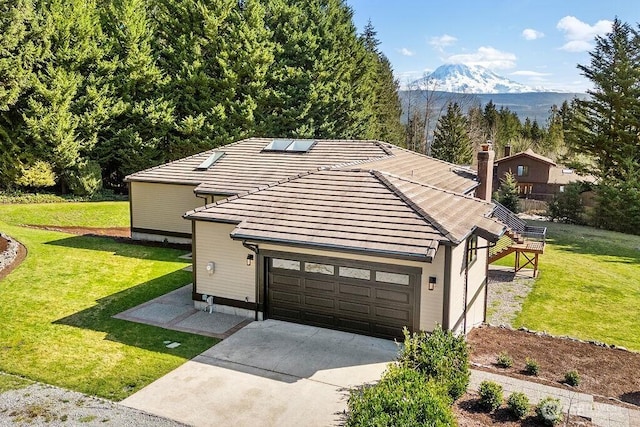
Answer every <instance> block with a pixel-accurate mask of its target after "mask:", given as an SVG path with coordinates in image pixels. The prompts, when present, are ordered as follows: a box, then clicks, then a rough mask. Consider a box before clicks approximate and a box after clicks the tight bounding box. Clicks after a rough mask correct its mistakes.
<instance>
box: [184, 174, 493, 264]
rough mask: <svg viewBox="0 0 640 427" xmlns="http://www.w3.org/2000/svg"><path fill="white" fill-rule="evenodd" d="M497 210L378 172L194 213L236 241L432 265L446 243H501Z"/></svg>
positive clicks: (318, 178)
mask: <svg viewBox="0 0 640 427" xmlns="http://www.w3.org/2000/svg"><path fill="white" fill-rule="evenodd" d="M492 210H493V205H492V204H490V203H487V202H483V201H480V200H478V199H474V198H471V197H468V196H464V195H461V194H458V193H454V192H450V191H444V190H441V189H438V188H435V187H433V186H428V185H423V184H420V183H417V182H414V181H411V180H407V179H404V178H401V177H398V176H395V175H391V174H388V173H383V172H378V171H374V170H362V169H358V170H354V169H352V170H347V169H330V170H321V171H316V172H313V173H305V174H301V175H299V176H297V177H294V178H292V179H288V180H285V181H283V182H280V183H277V184H275V185H272V186H268V187H264V188H262V189H260V190H254V191H250V192H247V193H245V194H241V195H239V196H233V197H229V198H227V199H225V200H223V201H220V202H217V203H214V204H210V205H207V206H204V207H202V208H197V209H195V210H193V211H190V212H187V213H186V214H185V218H188V219H195V220H203V221H213V222H230V223H236V224H238V226H237V227H236V228H235V229H234V230H233V232H232V234H231V236H232V237H233V238H235V239H248V240H254V241H272V242H279V243H286V244H294V245H295V244H297V245H305V246H315V247H325V248H334V249H345V250H358V251H365V252H374V253H385V254H391V255H396V256H404V257H409V258H418V259H426V260H429V261H430V260H431V259H432V258H433V256H434V255H435V252H436V250H437V248H438V245H439V244H440V243H456V244H457V243H460V242H461V241H462V240H463V239H464V238H465V237H466V236H467V235H469V234H470V233H471V232H472V231H473V230H474V229H475V228H476V227H479V228H481V229H482V231H483V232H484V235H486V236H487V237H492V240H496V239H497V238H498V236H500V235H501V234H502V232H503V230H504V226H503V225H501V224H499V223H498V222H496V221H494V220H492V219H488V218H486V216H487V215H489V214H490V213H491V212H492Z"/></svg>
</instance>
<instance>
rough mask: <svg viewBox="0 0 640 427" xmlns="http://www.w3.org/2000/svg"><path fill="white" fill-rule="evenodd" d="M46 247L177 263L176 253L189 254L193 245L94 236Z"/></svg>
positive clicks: (47, 243)
mask: <svg viewBox="0 0 640 427" xmlns="http://www.w3.org/2000/svg"><path fill="white" fill-rule="evenodd" d="M45 244H46V245H54V246H62V247H66V248H74V249H88V250H92V251H100V252H110V253H113V254H114V255H116V256H122V257H127V258H139V259H149V260H155V261H171V262H175V261H176V260H177V257H178V255H176V251H181V252H182V253H184V252H189V251H190V250H191V245H170V244H164V243H156V242H138V241H135V240H130V239H124V238H119V239H116V238H113V237H102V236H94V235H85V236H74V237H65V238H63V239H59V240H52V241H50V242H46V243H45Z"/></svg>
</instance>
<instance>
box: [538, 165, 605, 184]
mask: <svg viewBox="0 0 640 427" xmlns="http://www.w3.org/2000/svg"><path fill="white" fill-rule="evenodd" d="M577 181H585V182H595V181H596V178H595V177H593V176H592V175H578V174H577V173H576V172H575V171H574V170H572V169H569V168H565V167H562V166H552V167H551V168H550V169H549V181H548V182H549V184H560V185H566V184H570V183H572V182H577Z"/></svg>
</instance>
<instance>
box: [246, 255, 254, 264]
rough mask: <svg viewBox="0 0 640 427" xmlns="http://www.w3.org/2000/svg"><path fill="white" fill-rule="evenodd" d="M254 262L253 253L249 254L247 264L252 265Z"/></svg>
mask: <svg viewBox="0 0 640 427" xmlns="http://www.w3.org/2000/svg"><path fill="white" fill-rule="evenodd" d="M252 262H253V254H249V255H247V265H248V266H251V263H252Z"/></svg>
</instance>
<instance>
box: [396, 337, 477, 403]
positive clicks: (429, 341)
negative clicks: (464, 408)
mask: <svg viewBox="0 0 640 427" xmlns="http://www.w3.org/2000/svg"><path fill="white" fill-rule="evenodd" d="M398 362H399V363H400V365H402V366H405V367H407V368H411V369H414V370H416V371H418V372H420V373H422V374H423V375H425V376H426V377H427V378H433V379H434V380H435V381H436V382H439V383H442V384H444V385H445V386H446V387H447V390H448V393H449V396H451V398H452V399H453V400H456V399H458V398H460V396H462V395H463V394H464V393H465V392H466V391H467V387H468V386H469V377H470V376H471V371H470V370H469V348H468V346H467V342H466V341H465V339H464V337H463V336H460V337H456V336H455V335H453V333H452V332H451V331H444V330H443V329H442V327H441V326H440V325H437V326H436V328H435V329H434V330H433V332H431V333H430V334H428V333H426V332H424V331H420V332H415V333H414V334H413V335H411V334H410V333H409V331H408V330H407V329H405V331H404V347H403V349H402V351H401V353H400V355H399V356H398Z"/></svg>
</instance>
